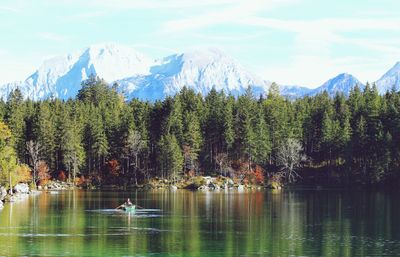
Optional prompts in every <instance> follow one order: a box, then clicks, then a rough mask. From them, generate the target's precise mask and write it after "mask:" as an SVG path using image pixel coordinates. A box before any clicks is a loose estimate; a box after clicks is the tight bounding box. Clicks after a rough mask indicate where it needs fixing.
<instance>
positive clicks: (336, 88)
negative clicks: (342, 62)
mask: <svg viewBox="0 0 400 257" xmlns="http://www.w3.org/2000/svg"><path fill="white" fill-rule="evenodd" d="M356 85H358V86H359V87H360V88H364V85H363V84H362V83H361V82H360V81H359V80H358V79H357V78H356V77H354V76H353V75H351V74H348V73H342V74H339V75H337V76H336V77H334V78H331V79H330V80H328V81H326V82H325V83H324V84H322V86H320V87H317V88H315V89H313V90H311V91H310V92H308V93H307V95H311V96H313V95H317V94H319V93H322V92H324V91H326V92H328V94H329V95H330V96H334V95H335V94H336V93H338V92H342V93H344V94H345V95H346V96H348V95H349V93H350V91H351V90H352V89H353V88H354V87H355V86H356Z"/></svg>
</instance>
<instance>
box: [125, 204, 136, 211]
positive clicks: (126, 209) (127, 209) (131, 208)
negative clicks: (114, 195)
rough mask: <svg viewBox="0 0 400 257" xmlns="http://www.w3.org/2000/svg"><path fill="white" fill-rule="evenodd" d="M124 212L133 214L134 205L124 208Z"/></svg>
mask: <svg viewBox="0 0 400 257" xmlns="http://www.w3.org/2000/svg"><path fill="white" fill-rule="evenodd" d="M124 211H126V212H135V211H136V205H132V206H124Z"/></svg>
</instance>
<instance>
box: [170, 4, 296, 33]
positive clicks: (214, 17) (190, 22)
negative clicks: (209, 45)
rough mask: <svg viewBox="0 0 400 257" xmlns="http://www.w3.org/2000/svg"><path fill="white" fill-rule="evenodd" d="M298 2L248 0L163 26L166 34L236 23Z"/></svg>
mask: <svg viewBox="0 0 400 257" xmlns="http://www.w3.org/2000/svg"><path fill="white" fill-rule="evenodd" d="M297 3H299V0H280V1H279V0H248V1H234V2H233V3H231V4H229V5H226V6H225V7H224V8H218V9H217V10H215V9H214V10H208V11H205V12H203V13H202V14H200V15H197V16H192V17H188V18H184V19H177V20H172V21H169V22H167V23H166V24H165V26H164V31H166V32H182V31H186V30H191V29H199V28H204V27H209V26H212V25H218V24H224V23H236V21H237V20H238V19H243V18H247V17H249V16H252V15H255V14H256V13H258V12H260V11H265V10H270V9H273V8H276V7H279V6H284V5H289V4H297Z"/></svg>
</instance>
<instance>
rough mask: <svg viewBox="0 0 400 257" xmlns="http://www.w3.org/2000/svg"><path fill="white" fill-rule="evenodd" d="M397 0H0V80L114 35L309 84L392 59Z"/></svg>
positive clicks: (397, 50)
mask: <svg viewBox="0 0 400 257" xmlns="http://www.w3.org/2000/svg"><path fill="white" fill-rule="evenodd" d="M398 10H400V1H398V0H336V1H332V0H330V1H325V0H318V1H317V0H246V1H242V0H229V1H228V0H196V1H193V0H147V1H135V0H131V1H128V0H112V1H108V0H85V1H81V0H35V1H26V0H0V35H1V37H0V84H3V83H6V82H11V81H15V80H23V79H25V78H27V77H28V76H29V75H31V74H32V73H33V72H34V71H35V70H36V69H37V68H38V67H39V66H40V64H41V62H42V61H43V60H44V59H46V58H49V57H50V56H54V55H61V54H66V53H70V52H74V51H77V50H81V49H84V48H85V47H88V46H90V45H92V44H98V43H105V42H114V43H119V44H124V45H129V46H132V47H134V48H135V49H136V50H137V51H140V52H142V53H143V54H145V55H147V56H149V57H151V58H161V57H164V56H167V55H170V54H173V53H180V52H184V51H187V50H190V49H196V48H207V47H216V48H219V49H221V50H222V51H223V52H225V53H226V54H228V55H230V56H232V57H234V58H235V59H236V60H238V61H239V62H240V63H241V64H242V66H244V67H246V68H247V69H248V70H250V71H251V72H252V73H254V74H256V75H258V76H260V77H261V78H263V79H266V80H269V81H275V82H278V83H280V84H285V85H302V86H308V87H312V88H314V87H317V86H320V85H321V84H323V83H324V82H325V81H326V80H327V79H329V78H331V77H334V76H336V75H337V74H339V73H343V72H347V73H351V74H353V75H354V76H356V77H357V78H358V79H359V80H360V81H362V82H367V81H369V82H373V81H375V80H377V79H379V77H380V76H382V75H383V73H385V72H386V71H387V70H388V69H389V68H391V67H392V66H393V65H394V64H395V63H396V62H397V61H400V15H399V14H398Z"/></svg>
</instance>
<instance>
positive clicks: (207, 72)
mask: <svg viewBox="0 0 400 257" xmlns="http://www.w3.org/2000/svg"><path fill="white" fill-rule="evenodd" d="M90 75H97V76H99V77H100V78H103V79H104V80H105V81H107V82H108V83H110V85H111V84H113V83H114V82H117V83H118V84H119V87H118V90H119V91H120V92H121V93H123V94H125V96H126V98H127V99H132V98H135V97H136V98H140V99H143V100H150V101H154V100H158V99H163V98H164V97H165V96H168V95H173V94H175V93H177V92H179V91H180V89H181V88H183V87H184V86H186V87H188V88H192V89H193V90H194V91H195V92H199V93H202V94H203V95H206V94H207V93H208V92H209V91H210V90H211V89H212V88H213V87H214V88H215V89H216V90H218V91H221V90H224V91H225V92H226V93H230V94H232V95H240V94H243V93H244V92H245V90H246V89H247V88H248V87H249V86H251V87H252V89H253V92H254V95H255V96H258V95H259V94H265V93H266V92H267V91H268V88H269V86H270V84H271V83H270V82H269V81H266V80H263V79H261V78H259V77H257V76H256V75H254V74H252V73H251V72H249V71H248V70H246V69H245V68H243V67H242V66H241V65H240V64H239V63H238V62H237V61H236V60H235V59H233V58H231V57H229V56H227V55H226V54H224V53H223V52H221V51H219V50H218V49H205V50H195V51H189V52H185V53H180V54H173V55H170V56H168V57H165V58H162V59H160V60H156V61H153V60H150V59H149V58H147V57H146V56H144V55H143V54H141V53H138V52H137V51H135V50H134V49H132V48H130V47H127V46H121V45H117V44H98V45H93V46H90V47H88V48H87V49H84V50H82V51H79V52H75V53H72V54H67V55H63V56H57V57H53V58H50V59H48V60H46V61H44V62H43V63H42V65H41V66H40V67H39V68H38V69H37V70H36V71H35V72H34V73H33V74H32V75H31V76H29V77H28V78H27V79H25V80H24V81H17V82H12V83H8V84H4V85H2V86H0V97H1V98H3V99H5V98H6V97H7V96H8V95H9V93H10V92H11V91H12V90H14V89H15V88H19V89H20V90H21V91H22V93H23V95H24V97H25V98H31V99H34V100H38V99H46V98H48V97H51V96H53V97H58V98H61V99H67V98H70V97H75V96H76V94H77V92H78V91H79V89H80V88H81V82H82V81H84V80H86V79H87V78H88V77H89V76H90ZM376 84H377V86H378V90H379V92H380V93H382V94H383V93H385V92H386V91H387V90H391V89H392V87H393V86H395V88H396V89H397V90H399V89H400V62H398V63H396V64H395V65H394V66H393V67H392V68H391V69H390V70H389V71H388V72H386V73H385V74H384V75H383V76H382V77H381V78H380V79H379V80H378V81H376ZM356 85H358V86H359V87H360V88H364V85H363V84H362V83H361V82H360V81H359V80H358V79H357V78H355V77H354V76H352V75H350V74H347V73H342V74H339V75H338V76H336V77H334V78H332V79H330V80H328V81H327V82H325V83H324V84H323V85H322V86H320V87H317V88H315V89H310V88H308V87H301V86H280V90H281V94H282V95H283V96H285V97H287V98H289V99H295V98H298V97H302V96H306V95H310V96H313V95H316V94H319V93H322V92H323V91H327V92H328V94H329V95H331V96H334V95H335V94H336V92H343V93H344V94H345V95H348V94H349V92H350V91H351V89H352V88H354V87H355V86H356Z"/></svg>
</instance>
